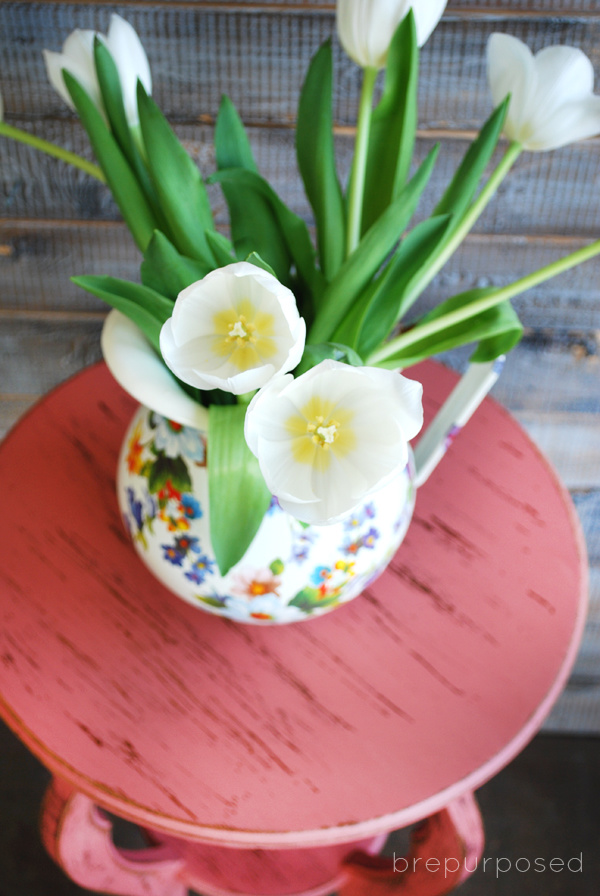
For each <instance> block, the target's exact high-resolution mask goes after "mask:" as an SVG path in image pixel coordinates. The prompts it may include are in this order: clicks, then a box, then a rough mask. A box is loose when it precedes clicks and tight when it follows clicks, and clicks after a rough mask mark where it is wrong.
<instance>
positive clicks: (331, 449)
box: [286, 396, 356, 470]
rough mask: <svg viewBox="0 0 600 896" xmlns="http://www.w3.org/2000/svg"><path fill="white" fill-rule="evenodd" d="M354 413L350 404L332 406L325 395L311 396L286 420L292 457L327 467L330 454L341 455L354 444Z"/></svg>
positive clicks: (320, 468)
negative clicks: (290, 437)
mask: <svg viewBox="0 0 600 896" xmlns="http://www.w3.org/2000/svg"><path fill="white" fill-rule="evenodd" d="M334 413H335V416H334ZM353 417H354V413H353V411H351V410H350V409H349V408H344V407H340V406H339V405H336V406H334V404H333V402H331V401H329V400H327V399H324V398H321V397H320V396H313V398H311V399H310V400H309V401H308V402H307V403H306V404H305V405H304V407H302V408H300V409H299V411H298V413H297V414H293V415H292V416H291V417H289V418H288V419H287V420H286V429H287V430H288V432H289V433H290V435H291V436H292V441H291V448H292V455H293V457H294V460H295V461H298V463H301V464H311V465H312V466H313V467H315V468H316V469H319V470H326V469H327V467H328V466H329V464H330V463H331V458H332V455H333V456H334V457H338V458H340V457H344V455H345V454H348V452H349V451H351V450H352V449H353V448H354V447H355V445H356V436H355V434H354V428H353V426H352V419H353Z"/></svg>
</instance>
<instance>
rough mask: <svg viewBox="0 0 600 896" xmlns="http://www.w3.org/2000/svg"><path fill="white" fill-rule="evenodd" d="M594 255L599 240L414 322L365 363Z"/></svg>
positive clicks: (376, 361)
mask: <svg viewBox="0 0 600 896" xmlns="http://www.w3.org/2000/svg"><path fill="white" fill-rule="evenodd" d="M596 255H600V240H596V241H595V242H593V243H590V244H589V245H588V246H583V248H581V249H577V251H576V252H571V253H570V254H569V255H565V256H564V257H563V258H559V259H558V260H557V261H553V262H552V263H551V264H548V265H545V267H543V268H540V269H539V270H537V271H533V273H531V274H528V275H527V276H526V277H522V278H521V279H520V280H515V282H514V283H510V284H509V285H508V286H503V287H502V288H501V289H499V290H497V291H496V292H495V293H494V294H493V295H488V296H485V297H484V298H481V299H477V300H476V301H475V302H471V303H470V304H468V305H465V306H464V307H463V308H457V309H456V310H455V311H449V312H448V314H444V315H443V316H442V317H436V318H434V319H433V320H429V321H425V323H422V324H417V325H416V326H415V327H413V328H412V329H411V330H408V331H407V332H406V333H401V335H400V336H397V337H396V338H395V339H392V340H391V341H390V342H387V343H386V344H385V345H383V346H381V348H379V349H377V351H375V352H373V354H372V355H371V356H370V357H369V359H368V360H367V364H381V363H382V362H383V361H386V360H387V359H388V358H391V357H393V356H394V355H395V354H397V353H398V352H400V351H402V350H403V349H405V348H407V347H408V346H409V345H412V344H413V343H415V342H421V340H423V339H426V338H427V337H428V336H432V335H434V334H435V333H439V332H440V331H442V330H445V329H446V328H447V327H452V326H455V325H456V324H459V323H461V322H462V321H463V320H467V319H468V318H470V317H475V316H476V315H477V314H481V313H482V312H483V311H488V310H489V309H490V308H493V307H494V306H495V305H500V304H501V303H502V302H506V301H507V300H508V299H512V298H513V297H514V296H517V295H519V293H522V292H525V291H526V290H528V289H532V288H533V287H534V286H538V285H539V284H540V283H544V282H545V281H546V280H550V279H551V278H552V277H556V276H557V274H562V273H564V272H565V271H568V270H570V269H571V268H574V267H575V266H576V265H578V264H582V262H584V261H589V259H590V258H594V257H595V256H596Z"/></svg>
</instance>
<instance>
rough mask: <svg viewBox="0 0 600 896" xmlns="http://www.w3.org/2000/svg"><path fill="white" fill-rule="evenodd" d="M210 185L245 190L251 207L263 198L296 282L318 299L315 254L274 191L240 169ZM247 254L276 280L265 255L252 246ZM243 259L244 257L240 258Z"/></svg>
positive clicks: (304, 230)
mask: <svg viewBox="0 0 600 896" xmlns="http://www.w3.org/2000/svg"><path fill="white" fill-rule="evenodd" d="M209 182H210V183H220V184H231V185H232V186H234V187H238V188H239V187H243V188H247V193H248V197H249V202H250V203H253V202H254V198H255V197H263V198H264V199H266V200H267V203H268V206H269V207H270V211H271V213H272V215H273V216H274V218H275V220H276V221H277V228H278V232H279V237H278V238H279V239H280V240H283V242H284V243H285V245H286V247H287V250H288V252H289V253H290V256H291V258H292V261H293V263H294V265H295V267H296V271H297V274H298V276H299V277H300V279H301V280H302V281H303V282H304V283H305V284H306V285H307V287H308V288H309V290H310V293H311V295H313V296H318V295H319V294H320V292H321V291H322V276H321V273H320V271H319V270H318V269H317V268H316V266H315V251H314V249H313V245H312V243H311V240H310V235H309V232H308V227H307V226H306V224H305V222H304V221H303V220H302V218H300V217H299V216H298V215H296V214H295V213H294V212H292V211H291V209H289V208H288V207H287V205H286V204H285V203H284V202H283V201H282V200H281V199H280V198H279V196H278V195H277V193H276V192H275V190H274V189H273V188H272V187H271V186H270V184H268V183H267V181H266V180H264V178H262V177H261V176H260V175H259V174H256V173H255V172H253V171H247V170H245V169H243V168H229V169H226V170H223V171H217V172H216V174H213V175H212V176H211V177H210V178H209ZM250 251H257V252H259V254H260V255H261V257H262V258H264V259H265V260H266V261H267V262H268V263H269V264H270V265H271V266H272V267H273V269H274V270H275V272H276V274H277V275H278V278H279V279H280V280H281V279H282V278H281V277H280V276H279V271H278V270H277V268H276V266H275V265H274V264H272V260H271V257H270V255H269V252H268V251H267V252H260V251H259V249H258V246H257V245H255V246H254V247H253V248H251V249H250ZM244 257H246V256H244ZM302 313H303V316H305V317H306V316H307V310H306V309H303V310H302Z"/></svg>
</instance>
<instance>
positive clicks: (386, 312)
mask: <svg viewBox="0 0 600 896" xmlns="http://www.w3.org/2000/svg"><path fill="white" fill-rule="evenodd" d="M451 220H452V218H451V216H450V215H441V216H440V217H437V218H428V219H427V220H425V221H421V222H420V223H419V224H417V225H416V227H414V228H413V229H412V230H411V232H410V233H409V234H408V235H407V236H406V237H405V238H404V239H403V240H402V242H401V243H400V246H399V247H398V249H397V250H396V252H395V253H394V255H393V257H392V258H391V260H390V261H389V262H388V264H387V265H386V267H385V268H384V269H383V271H382V272H381V274H379V276H378V277H377V279H376V280H374V281H373V282H372V283H371V284H370V285H369V287H368V288H367V290H365V292H364V293H363V295H361V296H360V297H359V298H358V299H357V301H356V303H355V305H354V307H353V308H352V310H351V311H350V313H349V314H348V317H347V318H346V319H345V320H344V322H343V323H342V325H341V326H340V328H339V329H338V331H336V339H339V340H340V341H342V342H347V343H348V344H349V345H353V346H354V347H355V348H356V351H357V352H358V353H359V354H360V355H362V356H363V357H368V355H369V354H370V353H371V352H372V351H374V350H375V349H376V348H377V347H378V346H379V345H380V344H381V343H382V342H383V341H384V340H385V339H386V338H387V337H388V336H389V335H390V333H391V331H392V330H393V328H394V326H395V325H396V324H397V323H398V321H399V320H400V318H401V317H402V316H403V315H404V314H405V313H406V311H407V310H408V307H409V306H410V304H411V302H412V300H413V294H412V290H411V287H412V285H413V283H414V282H415V280H416V279H417V278H418V276H419V273H420V272H421V270H422V269H423V268H426V267H427V264H428V260H429V258H430V257H431V255H432V254H433V253H434V252H435V251H436V248H437V246H438V245H439V244H440V242H442V241H443V240H444V238H445V236H446V234H447V232H448V228H449V226H450V223H451Z"/></svg>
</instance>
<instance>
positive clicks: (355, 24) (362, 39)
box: [337, 0, 447, 69]
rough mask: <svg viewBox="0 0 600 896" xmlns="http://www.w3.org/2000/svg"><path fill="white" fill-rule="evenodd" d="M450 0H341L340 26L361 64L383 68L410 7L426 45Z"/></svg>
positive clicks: (421, 41)
mask: <svg viewBox="0 0 600 896" xmlns="http://www.w3.org/2000/svg"><path fill="white" fill-rule="evenodd" d="M446 2H447V0H418V2H414V0H338V3H337V30H338V35H339V38H340V43H341V45H342V47H343V48H344V50H345V51H346V53H347V54H348V56H350V58H351V59H353V60H354V61H355V62H357V63H358V64H359V65H360V66H361V67H362V68H376V69H379V68H384V66H385V64H386V59H387V54H388V50H389V46H390V41H391V39H392V37H393V35H394V32H395V30H396V28H397V27H398V25H399V23H400V22H401V21H402V19H403V18H404V16H405V15H406V14H407V13H408V11H409V9H411V7H412V10H413V13H414V16H415V25H416V28H417V43H418V45H419V46H420V47H422V46H423V44H424V43H425V41H426V40H427V38H428V37H429V35H430V34H431V32H432V31H433V29H434V28H435V26H436V25H437V23H438V22H439V20H440V18H441V16H442V13H443V11H444V9H445V7H446Z"/></svg>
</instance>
